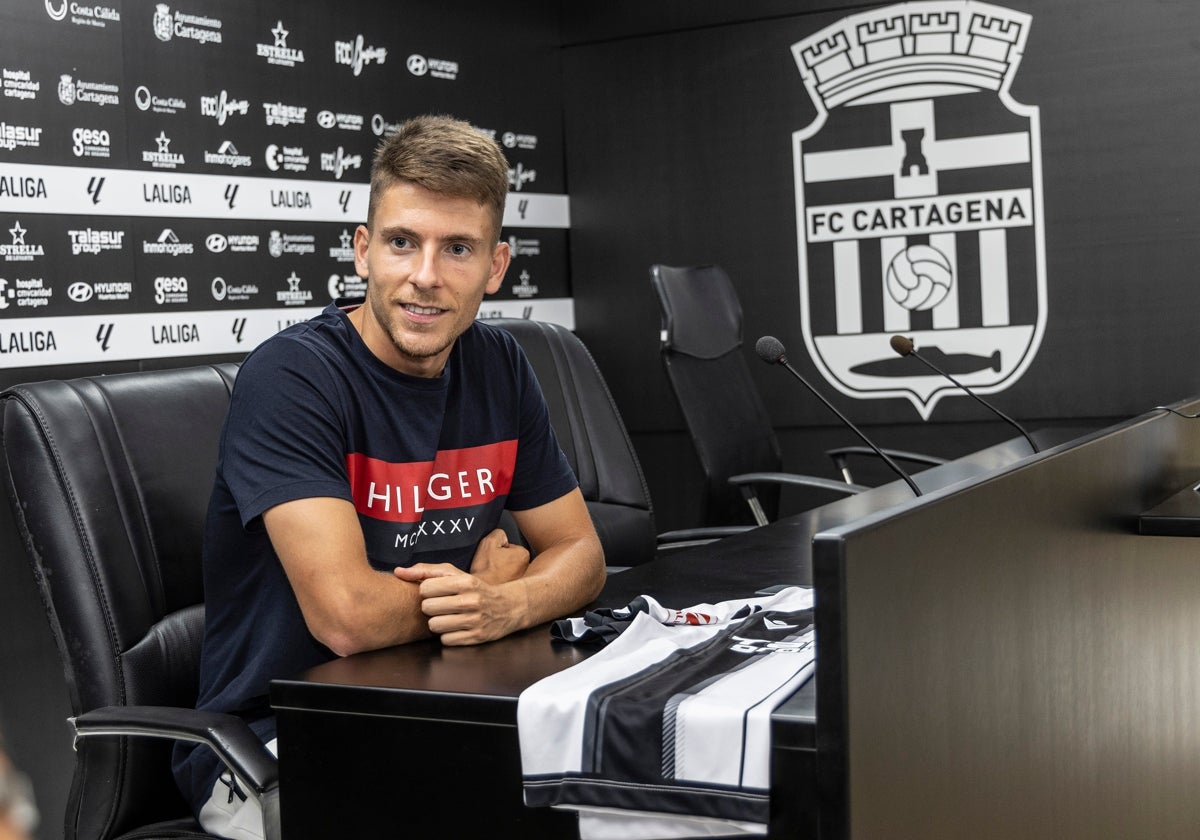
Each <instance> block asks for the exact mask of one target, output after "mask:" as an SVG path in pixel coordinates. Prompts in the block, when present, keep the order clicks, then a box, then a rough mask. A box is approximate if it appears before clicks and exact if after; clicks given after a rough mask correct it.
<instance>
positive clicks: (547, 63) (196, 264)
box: [0, 0, 574, 383]
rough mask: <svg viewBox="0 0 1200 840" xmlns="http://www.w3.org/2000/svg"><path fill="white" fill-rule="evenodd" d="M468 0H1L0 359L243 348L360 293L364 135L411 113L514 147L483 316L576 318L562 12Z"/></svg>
mask: <svg viewBox="0 0 1200 840" xmlns="http://www.w3.org/2000/svg"><path fill="white" fill-rule="evenodd" d="M475 5H478V6H479V9H477V10H474V11H473V14H472V21H473V24H472V25H471V26H463V25H461V24H462V18H461V12H462V10H461V9H455V10H454V11H453V13H452V12H451V11H450V10H448V9H441V8H434V7H433V5H432V4H430V5H429V7H428V8H423V9H415V10H408V11H409V12H411V13H405V14H398V13H397V14H386V15H385V14H380V13H379V11H380V7H378V6H377V5H375V4H370V3H361V4H334V5H331V4H327V3H318V2H315V0H298V2H293V3H286V4H284V3H277V4H271V3H255V4H246V3H236V2H229V1H228V0H226V1H225V2H219V0H193V2H184V3H152V2H120V0H111V2H108V3H101V4H96V5H91V4H83V3H78V2H75V0H18V2H11V3H5V4H4V5H3V6H2V7H0V381H2V382H4V383H13V382H16V381H20V380H23V379H28V378H31V377H32V376H37V374H35V373H33V372H31V371H29V370H28V369H30V368H41V367H46V366H52V367H53V369H54V374H55V375H69V374H70V373H71V369H72V367H73V366H78V365H93V364H96V363H99V364H101V365H107V364H108V363H113V365H112V367H111V369H113V370H116V369H123V368H127V367H128V363H130V362H134V363H136V362H138V361H139V360H152V359H153V360H158V361H157V362H155V364H156V365H161V364H163V363H164V360H170V359H174V358H178V359H179V360H180V363H181V364H182V363H187V359H188V358H192V359H194V358H196V357H212V356H223V355H227V354H232V355H233V356H234V357H238V356H240V354H243V353H245V352H246V351H247V350H249V349H250V348H252V347H254V346H255V345H256V344H257V343H258V342H259V341H261V340H262V339H264V338H266V337H267V336H269V335H271V334H272V333H273V332H275V331H277V330H278V329H280V328H281V327H283V326H286V325H287V324H290V323H293V322H295V321H297V320H301V319H304V318H307V317H310V316H311V315H312V314H314V313H315V312H317V311H319V310H320V309H321V308H322V307H324V306H325V305H327V304H328V303H329V302H330V301H331V300H333V299H335V298H338V297H354V296H361V294H362V293H363V291H364V284H363V281H362V280H361V279H360V278H359V277H358V276H357V275H356V274H355V271H354V265H353V253H352V250H351V238H352V236H353V232H354V229H355V226H356V225H357V224H359V223H360V222H362V221H363V220H364V219H365V217H366V210H367V195H368V186H367V181H368V176H369V168H370V161H371V155H372V152H373V150H374V148H375V147H376V145H377V143H378V142H379V141H380V138H381V137H383V136H384V135H385V134H386V133H387V132H388V131H389V130H390V129H392V128H393V127H394V126H395V125H396V124H397V123H398V122H400V121H401V120H403V119H404V118H405V117H406V116H410V115H413V114H418V113H425V112H439V113H452V114H454V115H456V116H460V117H462V118H464V119H467V120H470V121H471V122H472V123H473V124H474V125H476V126H478V127H479V128H480V129H482V130H484V131H487V132H489V133H491V134H492V135H493V136H495V137H496V138H497V140H499V141H500V142H501V143H502V145H503V146H504V148H505V152H506V154H507V156H508V158H509V163H510V165H511V171H510V200H509V203H508V207H507V211H506V214H505V227H504V231H503V236H504V237H505V238H506V239H507V240H508V241H509V243H510V244H511V246H512V248H513V254H514V259H513V264H512V268H511V270H510V274H509V282H508V283H507V284H506V286H505V288H504V289H502V290H501V292H500V293H499V294H497V295H495V296H493V297H492V298H489V299H488V301H487V302H486V303H485V306H484V311H483V313H482V314H483V316H484V317H488V316H491V317H495V316H518V317H519V316H525V317H537V318H541V319H543V320H551V321H557V322H560V323H564V324H566V325H567V326H573V325H574V309H573V305H572V300H571V291H570V284H569V281H568V277H567V229H568V227H569V224H570V212H569V206H568V202H567V197H566V195H565V178H564V173H563V149H562V136H561V127H560V110H561V104H560V93H559V90H558V68H557V61H556V54H555V48H556V46H557V44H556V42H555V41H554V40H553V38H554V37H555V36H556V29H555V28H553V27H551V28H547V24H546V22H545V21H543V20H538V19H537V16H536V15H534V14H533V13H532V12H530V11H528V8H527V6H528V4H524V3H507V4H504V8H496V7H495V4H492V5H488V6H484V5H483V4H475ZM389 8H390V7H389ZM523 24H527V25H523ZM498 33H504V37H503V38H496V37H494V36H495V35H496V34H498ZM121 363H125V364H121ZM93 369H94V368H88V370H93ZM81 370H82V369H81ZM42 373H46V371H42Z"/></svg>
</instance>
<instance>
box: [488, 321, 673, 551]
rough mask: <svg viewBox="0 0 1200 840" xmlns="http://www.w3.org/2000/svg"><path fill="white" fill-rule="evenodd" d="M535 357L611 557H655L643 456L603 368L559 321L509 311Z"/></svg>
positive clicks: (554, 421) (557, 427)
mask: <svg viewBox="0 0 1200 840" xmlns="http://www.w3.org/2000/svg"><path fill="white" fill-rule="evenodd" d="M488 323H489V324H495V325H496V326H500V327H503V328H504V329H506V330H508V331H509V332H510V333H512V334H513V336H514V337H515V338H516V339H517V341H518V342H519V343H520V345H521V347H522V349H524V351H525V355H526V356H528V357H529V361H530V363H531V364H532V365H533V370H534V373H535V374H536V375H537V378H538V383H539V384H540V385H541V388H542V393H543V394H544V395H545V397H546V404H547V405H548V406H549V409H550V422H551V425H553V427H554V433H555V434H556V435H557V436H558V442H559V444H560V445H561V446H562V449H563V452H564V453H566V456H567V460H568V461H570V463H571V467H572V468H573V469H574V470H575V475H576V476H577V477H578V478H579V487H580V490H581V491H582V492H583V497H584V499H585V500H586V501H587V506H588V511H589V512H590V513H591V515H592V521H593V522H595V524H596V531H597V533H598V534H599V536H600V542H601V543H602V544H603V546H604V554H605V557H606V559H607V562H608V564H609V565H616V566H635V565H638V564H639V563H644V562H646V561H647V560H651V559H653V557H654V552H655V532H654V512H653V509H652V507H651V504H650V493H649V490H647V488H646V480H645V477H644V476H643V474H642V467H641V464H640V463H639V462H638V459H637V455H636V453H635V452H634V449H633V444H632V443H631V442H630V440H629V434H628V432H627V431H626V429H625V423H624V422H623V421H622V420H621V415H620V413H619V412H618V411H617V406H616V403H614V402H613V399H612V395H611V394H610V393H609V390H608V385H607V384H605V382H604V378H603V376H601V374H600V370H599V368H597V367H596V363H595V361H594V360H593V359H592V356H591V354H590V353H589V352H588V350H587V348H586V347H585V346H584V344H583V342H582V341H580V340H579V338H578V337H577V336H576V335H575V334H574V333H572V332H571V331H570V330H568V329H566V328H565V327H562V326H560V325H558V324H550V323H545V322H541V321H527V320H519V319H515V318H503V319H497V320H493V321H488Z"/></svg>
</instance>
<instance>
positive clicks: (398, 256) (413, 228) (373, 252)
mask: <svg viewBox="0 0 1200 840" xmlns="http://www.w3.org/2000/svg"><path fill="white" fill-rule="evenodd" d="M497 233H498V232H497V231H494V230H492V223H491V215H490V213H489V212H488V210H487V209H486V208H484V207H483V206H482V205H480V204H477V203H475V201H474V200H472V199H469V198H452V197H449V196H444V195H438V194H437V193H432V192H429V191H428V190H426V189H424V188H422V187H419V186H416V185H415V184H410V183H407V182H404V181H401V182H398V183H396V184H393V185H392V186H391V187H388V188H387V189H386V190H385V191H384V192H383V194H382V195H381V196H380V197H379V201H378V203H377V204H376V207H375V215H374V218H373V219H372V224H371V229H370V230H368V229H367V228H366V227H365V226H363V225H359V227H358V229H357V230H356V231H355V232H354V267H355V270H356V271H357V272H358V275H359V276H360V277H364V278H367V279H368V281H369V282H368V283H367V302H366V305H365V306H362V307H360V308H359V309H358V310H356V311H355V312H353V313H351V316H350V318H351V321H352V322H353V323H354V324H355V326H356V327H358V330H359V332H360V333H361V334H362V337H363V340H364V341H365V342H366V344H367V347H369V348H370V349H371V351H372V352H373V353H375V355H376V356H378V357H379V358H380V359H381V360H382V361H384V362H385V363H386V364H388V365H390V366H392V367H393V368H395V369H396V370H399V371H401V372H403V373H407V374H411V375H413V376H437V375H438V374H439V373H441V370H442V368H443V367H445V364H446V359H447V357H449V355H450V349H451V347H453V345H454V340H455V339H456V338H458V337H459V336H460V335H462V333H463V331H464V330H466V329H467V327H469V326H470V325H471V322H472V321H474V320H475V315H476V313H478V311H479V304H480V302H481V301H482V300H483V295H484V293H485V292H486V293H488V294H492V293H494V292H496V291H498V290H499V289H500V283H501V282H502V281H503V280H504V272H505V271H506V270H507V269H508V261H509V249H508V244H507V243H500V244H497V243H496V235H497Z"/></svg>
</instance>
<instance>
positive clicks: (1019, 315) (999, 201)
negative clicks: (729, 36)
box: [792, 0, 1046, 419]
mask: <svg viewBox="0 0 1200 840" xmlns="http://www.w3.org/2000/svg"><path fill="white" fill-rule="evenodd" d="M1029 23H1030V16H1029V15H1027V14H1023V13H1021V12H1014V11H1012V10H1010V9H1005V8H1002V7H1000V6H993V5H990V4H987V3H978V2H973V0H931V2H912V3H900V4H897V5H893V6H887V7H885V8H880V9H874V10H872V11H869V12H864V13H862V14H856V15H851V16H850V17H847V18H844V19H843V20H841V21H840V22H838V23H836V24H834V25H832V26H830V27H827V28H826V29H823V30H821V31H820V32H818V33H816V34H815V35H813V36H811V37H809V38H805V39H804V40H802V41H800V42H798V43H796V44H794V45H792V53H793V55H794V56H795V58H796V63H797V64H798V65H799V67H800V74H801V75H802V76H803V78H804V84H805V86H806V87H807V88H808V92H809V94H810V95H811V96H812V99H813V103H814V104H815V105H816V108H817V117H816V119H815V120H813V122H812V124H811V125H809V126H808V127H807V128H805V129H803V130H802V131H798V132H796V133H795V134H794V135H793V152H794V156H795V178H796V219H797V231H798V234H799V249H800V308H801V318H802V322H803V324H802V326H803V334H804V341H805V344H806V346H807V347H808V351H809V353H810V354H811V356H812V359H813V361H814V362H815V363H816V366H817V368H818V369H819V370H820V371H821V373H822V375H824V376H825V378H826V379H828V380H829V382H830V383H832V384H833V385H834V386H835V387H836V388H837V389H838V390H840V391H841V392H842V393H845V394H848V395H850V396H855V397H861V398H867V399H879V398H885V397H904V398H906V399H908V400H910V401H911V402H912V404H913V405H914V406H915V407H916V409H917V411H918V412H919V413H920V414H921V416H922V417H923V418H925V419H928V418H929V416H930V414H931V413H932V412H933V409H934V406H936V405H937V403H938V400H940V399H941V398H942V397H944V396H948V395H951V394H955V393H961V392H958V391H956V390H955V389H954V388H953V386H951V385H950V383H948V382H946V380H945V379H943V378H942V377H939V376H936V375H933V374H932V372H931V371H929V369H928V368H925V367H923V366H922V365H921V364H920V362H919V361H917V360H915V359H911V358H905V357H898V356H896V354H895V353H894V352H893V351H892V350H891V348H890V345H889V338H890V336H891V335H893V334H896V333H902V334H904V335H908V336H911V337H912V338H913V340H914V342H915V343H916V345H917V348H918V349H919V350H920V351H921V353H922V355H924V356H925V357H926V358H928V359H930V360H931V361H934V362H935V363H938V366H939V367H942V368H943V370H946V371H947V372H948V373H950V374H952V375H953V376H955V377H956V378H957V379H959V380H960V381H961V382H963V383H964V384H966V385H968V386H970V387H972V388H973V389H974V390H976V391H977V392H980V393H995V392H997V391H1002V390H1004V389H1005V388H1007V387H1008V386H1010V385H1011V384H1013V383H1014V382H1015V381H1017V380H1018V379H1019V378H1020V377H1021V374H1023V373H1024V372H1025V370H1026V368H1028V367H1029V364H1030V362H1032V361H1033V357H1034V355H1035V354H1036V353H1037V349H1038V346H1039V345H1040V344H1041V339H1042V333H1043V332H1044V330H1045V325H1046V277H1045V257H1044V254H1045V235H1044V230H1043V221H1042V162H1041V141H1040V129H1039V122H1038V109H1037V108H1036V107H1031V106H1026V105H1022V104H1020V103H1018V102H1016V101H1014V100H1013V99H1012V97H1011V96H1010V94H1009V86H1010V84H1011V82H1012V79H1013V76H1014V74H1015V73H1016V71H1017V66H1018V65H1019V63H1020V60H1021V55H1022V53H1023V51H1024V48H1025V40H1026V37H1027V36H1028V34H1029Z"/></svg>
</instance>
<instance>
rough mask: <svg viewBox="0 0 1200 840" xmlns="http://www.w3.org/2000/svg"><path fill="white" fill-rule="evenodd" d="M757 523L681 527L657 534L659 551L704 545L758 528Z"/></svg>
mask: <svg viewBox="0 0 1200 840" xmlns="http://www.w3.org/2000/svg"><path fill="white" fill-rule="evenodd" d="M757 527H758V526H757V525H709V526H706V527H700V528H680V529H678V530H674V531H663V532H662V533H661V534H658V535H657V543H658V552H659V553H662V552H665V551H674V550H675V549H678V548H688V547H689V546H693V545H704V544H705V543H710V542H714V541H716V540H719V539H721V538H722V537H730V536H733V535H734V534H741V533H743V532H745V531H750V530H753V529H754V528H757Z"/></svg>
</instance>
